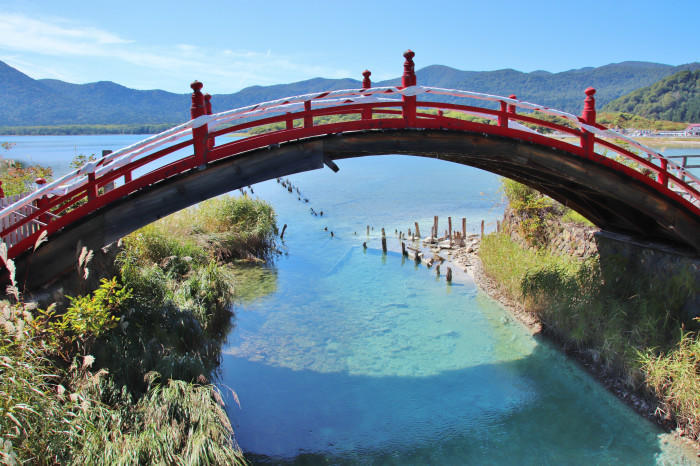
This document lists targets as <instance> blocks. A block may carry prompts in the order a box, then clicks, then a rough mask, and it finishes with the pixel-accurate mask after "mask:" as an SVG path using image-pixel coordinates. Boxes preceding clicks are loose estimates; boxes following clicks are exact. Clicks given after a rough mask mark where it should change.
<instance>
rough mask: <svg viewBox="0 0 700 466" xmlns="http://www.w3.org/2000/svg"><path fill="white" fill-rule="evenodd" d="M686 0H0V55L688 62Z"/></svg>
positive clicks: (178, 68) (281, 71)
mask: <svg viewBox="0 0 700 466" xmlns="http://www.w3.org/2000/svg"><path fill="white" fill-rule="evenodd" d="M698 18H700V1H699V0H682V1H669V2H660V1H653V2H652V1H616V0H613V1H605V2H598V1H577V2H572V1H563V0H562V1H551V2H548V1H499V0H482V1H478V2H476V1H468V0H463V1H443V2H439V1H438V2H430V1H421V2H411V1H403V2H398V1H381V0H376V1H363V0H353V1H343V2H338V1H332V0H328V1H325V2H306V1H302V0H297V1H291V0H288V1H276V0H266V1H257V2H253V1H246V2H242V1H227V2H218V1H210V2H202V3H201V6H197V3H196V2H179V1H174V0H171V1H167V2H166V1H149V0H141V1H131V0H118V1H111V2H102V1H99V0H98V1H92V2H88V1H85V0H81V1H74V0H59V1H56V0H54V1H33V2H27V1H4V0H0V60H2V61H5V62H6V63H8V64H10V65H11V66H14V67H16V68H18V69H20V70H21V71H23V72H25V73H26V74H28V75H30V76H32V77H33V78H57V79H62V80H65V81H69V82H76V83H85V82H93V81H101V80H111V81H115V82H118V83H120V84H124V85H126V86H129V87H133V88H137V89H165V90H168V91H172V92H180V93H185V92H187V91H188V84H189V83H190V82H191V81H192V80H194V79H199V80H200V81H202V82H204V84H205V90H206V91H208V92H211V93H228V92H235V91H238V90H240V89H242V88H244V87H246V86H251V85H256V84H259V85H269V84H276V83H286V82H293V81H299V80H303V79H308V78H312V77H317V76H323V77H328V78H339V77H353V78H356V79H361V75H360V73H361V72H362V70H364V69H365V68H368V69H370V70H371V71H372V78H373V79H374V80H381V79H386V78H390V77H395V76H399V75H400V74H401V65H402V62H403V58H402V57H401V54H402V52H403V51H404V50H405V49H407V48H411V49H413V50H414V51H415V52H416V58H415V61H416V66H417V67H418V68H421V67H423V66H427V65H431V64H436V63H439V64H444V65H448V66H452V67H454V68H458V69H463V70H474V71H481V70H495V69H502V68H514V69H517V70H520V71H533V70H537V69H543V70H547V71H552V72H557V71H564V70H568V69H572V68H581V67H584V66H600V65H604V64H608V63H613V62H620V61H625V60H639V61H653V62H659V63H667V64H671V65H679V64H683V63H688V62H692V61H698V60H700V32H698V31H699V30H700V29H698V25H697V21H698Z"/></svg>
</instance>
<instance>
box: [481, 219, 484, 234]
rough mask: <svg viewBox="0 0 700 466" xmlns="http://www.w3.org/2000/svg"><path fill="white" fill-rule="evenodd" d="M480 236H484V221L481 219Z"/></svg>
mask: <svg viewBox="0 0 700 466" xmlns="http://www.w3.org/2000/svg"><path fill="white" fill-rule="evenodd" d="M481 237H482V238H483V237H484V221H483V220H482V221H481Z"/></svg>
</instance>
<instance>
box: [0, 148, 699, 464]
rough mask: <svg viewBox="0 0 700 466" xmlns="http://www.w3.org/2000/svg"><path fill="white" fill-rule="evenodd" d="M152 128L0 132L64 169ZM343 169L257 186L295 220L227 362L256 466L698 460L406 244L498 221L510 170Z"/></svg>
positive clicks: (398, 159)
mask: <svg viewBox="0 0 700 466" xmlns="http://www.w3.org/2000/svg"><path fill="white" fill-rule="evenodd" d="M138 139H140V137H139V136H134V135H124V136H44V137H9V136H8V137H0V140H2V141H10V142H16V143H17V145H16V146H15V148H13V149H12V151H10V152H8V153H7V154H6V155H12V156H16V157H17V158H20V159H22V158H26V160H32V161H34V162H36V163H42V164H49V165H51V166H53V167H54V168H55V170H56V172H57V174H60V172H61V171H63V170H65V169H67V168H65V167H67V166H68V161H69V160H70V159H71V158H72V157H73V156H74V155H75V154H77V153H93V152H96V153H99V151H101V150H102V149H117V148H120V147H122V146H124V145H127V144H130V143H132V142H135V141H136V140H138ZM686 152H688V153H694V152H697V151H696V150H695V151H694V150H693V149H689V150H687V151H686ZM338 165H339V167H340V171H339V172H338V173H333V172H331V171H330V170H329V169H327V168H324V169H323V170H317V171H313V172H307V173H302V174H299V175H295V176H292V177H289V180H290V181H291V183H292V184H293V185H294V186H295V187H298V188H299V191H300V194H297V193H296V190H294V192H293V193H289V192H288V191H287V190H286V189H284V188H282V186H281V185H280V184H279V183H277V182H276V181H275V180H271V181H267V182H265V183H260V184H258V185H255V186H253V190H254V193H251V195H252V196H257V197H260V198H262V199H265V200H267V201H268V202H270V203H271V204H272V206H273V207H274V208H275V211H276V212H277V215H278V224H279V226H280V227H281V226H282V225H283V224H287V225H288V228H287V231H286V234H285V239H284V242H283V243H282V244H281V250H282V254H281V255H280V256H279V257H277V259H276V260H275V261H274V263H273V264H270V265H269V266H267V267H263V268H260V267H257V268H252V269H249V270H244V271H242V272H241V281H240V283H241V288H240V289H239V290H238V292H239V299H238V301H237V303H236V304H235V312H236V325H235V327H234V330H233V331H232V332H231V334H230V335H229V338H228V340H227V342H226V344H225V347H224V349H223V353H224V354H223V357H222V361H221V368H220V371H219V373H218V384H219V386H220V387H221V388H222V391H223V392H224V394H225V395H226V402H227V410H228V413H229V417H230V419H231V421H232V424H233V425H234V429H235V431H236V439H237V441H238V442H239V444H240V445H241V447H242V448H243V449H244V450H245V451H246V452H248V454H249V455H250V457H251V459H252V460H253V461H254V462H259V463H294V464H328V463H332V464H465V463H473V464H484V463H487V464H513V463H517V464H620V463H624V464H679V463H684V462H685V463H688V464H691V463H692V461H693V460H694V459H693V458H692V457H684V456H683V454H682V453H683V451H682V449H681V448H680V447H679V446H678V445H677V444H676V443H674V441H673V440H672V439H671V438H670V436H669V435H667V434H664V433H663V432H661V431H660V430H659V428H658V427H657V426H655V425H654V424H652V423H650V422H648V421H647V420H645V419H643V418H641V417H640V416H638V415H637V414H636V413H634V412H633V411H632V410H631V409H629V408H628V407H627V406H626V405H625V404H623V403H622V402H620V401H619V400H618V399H617V398H615V397H614V396H612V395H611V394H610V393H608V392H607V391H606V390H605V389H604V388H603V387H602V386H600V385H599V384H598V383H597V382H596V381H595V380H593V379H592V378H591V377H590V376H589V375H588V374H587V373H586V372H584V371H583V370H581V368H580V367H579V366H578V365H577V363H575V362H573V361H571V360H569V359H568V358H566V357H565V356H564V355H562V354H561V353H560V352H559V351H558V350H556V349H555V348H553V347H552V346H551V345H550V344H548V343H547V342H546V341H543V340H541V339H539V338H536V337H533V336H532V335H531V334H530V332H529V331H527V329H525V328H524V327H523V326H522V325H521V324H520V323H518V322H517V321H515V320H514V319H513V318H511V317H510V315H509V314H508V312H507V311H505V310H504V309H503V308H502V307H501V306H500V305H498V304H497V303H496V302H494V301H492V300H491V299H490V298H488V297H487V296H486V295H485V294H484V293H482V292H481V291H479V290H478V289H477V288H476V287H475V286H474V284H473V282H471V280H469V278H468V277H464V276H460V277H459V280H458V281H455V282H454V283H453V284H451V285H450V284H447V283H446V282H445V280H444V277H439V278H438V277H436V275H435V271H434V270H430V269H427V268H425V267H424V266H422V265H416V264H415V263H413V262H412V261H407V260H405V259H404V258H403V257H402V256H401V255H400V254H398V253H396V252H395V251H397V250H398V249H399V242H398V239H397V238H396V236H395V233H394V232H395V231H396V230H402V231H404V232H405V231H406V230H407V229H408V228H412V227H413V222H414V221H418V222H420V224H421V230H422V231H424V232H425V231H429V226H430V225H431V223H432V218H433V216H434V215H438V216H439V217H440V225H441V226H440V228H441V230H442V229H445V228H446V218H447V216H451V217H452V218H453V221H455V222H456V221H457V219H461V218H462V217H466V218H467V224H468V230H469V231H470V232H472V233H474V232H476V231H477V230H478V228H479V224H480V221H481V220H482V219H483V220H485V223H486V225H487V229H489V230H490V229H493V228H495V222H496V220H498V219H500V218H501V216H502V214H503V202H502V200H501V197H500V194H499V180H498V177H497V176H495V175H493V174H490V173H487V172H484V171H481V170H478V169H474V168H470V167H464V166H460V165H455V164H450V163H447V162H444V161H440V160H436V159H427V158H419V157H409V156H381V157H364V158H359V159H351V160H341V161H339V162H338ZM237 195H238V194H237ZM299 198H301V199H299ZM305 198H306V199H308V200H309V202H308V203H306V202H304V199H305ZM312 208H313V210H314V211H315V212H317V213H318V212H321V211H323V216H320V215H312V212H311V209H312ZM368 225H369V226H370V234H369V235H367V233H366V229H367V226H368ZM381 228H385V229H386V231H387V236H388V239H389V247H390V252H389V254H387V255H383V254H382V253H381V251H380V249H379V248H380V246H379V244H380V243H379V238H380V229H381ZM331 232H333V235H331ZM363 242H366V243H367V245H368V249H366V250H365V249H364V248H363V247H362V243H363ZM250 276H254V277H255V278H254V280H250ZM244 278H248V279H247V280H244ZM232 391H234V392H235V393H236V395H237V396H235V397H234V396H233V394H232ZM236 399H237V400H238V403H237V402H236Z"/></svg>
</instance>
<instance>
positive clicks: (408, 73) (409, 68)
mask: <svg viewBox="0 0 700 466" xmlns="http://www.w3.org/2000/svg"><path fill="white" fill-rule="evenodd" d="M403 56H404V58H405V59H406V61H404V62H403V76H401V86H403V87H408V86H415V85H416V71H415V64H414V63H413V57H415V56H416V54H415V53H414V52H413V50H411V49H408V50H406V51H405V52H404V53H403Z"/></svg>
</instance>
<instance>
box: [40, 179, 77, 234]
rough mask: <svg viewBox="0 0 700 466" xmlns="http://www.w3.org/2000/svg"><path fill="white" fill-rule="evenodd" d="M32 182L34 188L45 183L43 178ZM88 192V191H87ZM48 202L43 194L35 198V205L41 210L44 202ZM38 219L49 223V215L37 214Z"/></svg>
mask: <svg viewBox="0 0 700 466" xmlns="http://www.w3.org/2000/svg"><path fill="white" fill-rule="evenodd" d="M34 182H35V183H36V188H37V189H41V188H42V186H44V185H45V184H46V179H45V178H37V179H36V180H34ZM88 193H89V191H88ZM48 203H49V198H48V197H47V196H45V195H44V196H41V197H40V198H39V199H37V200H36V207H37V209H39V210H42V209H44V208H45V207H46V204H48ZM38 220H39V221H40V222H44V223H49V216H48V215H41V216H39V218H38Z"/></svg>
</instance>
